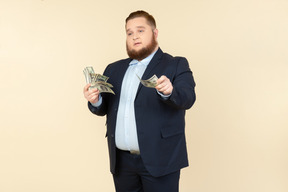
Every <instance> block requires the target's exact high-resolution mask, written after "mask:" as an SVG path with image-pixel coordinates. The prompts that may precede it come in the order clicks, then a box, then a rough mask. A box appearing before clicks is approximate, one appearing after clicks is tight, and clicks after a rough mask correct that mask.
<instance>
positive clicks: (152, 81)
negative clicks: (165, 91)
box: [137, 75, 158, 88]
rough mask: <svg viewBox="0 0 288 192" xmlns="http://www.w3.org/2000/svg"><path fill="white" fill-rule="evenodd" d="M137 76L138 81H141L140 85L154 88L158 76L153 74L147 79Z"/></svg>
mask: <svg viewBox="0 0 288 192" xmlns="http://www.w3.org/2000/svg"><path fill="white" fill-rule="evenodd" d="M137 77H138V79H139V80H140V82H141V83H142V85H144V86H145V87H150V88H155V87H156V85H157V80H158V77H157V76H156V75H153V76H152V77H150V78H149V79H147V80H143V79H141V78H140V77H139V76H138V75H137Z"/></svg>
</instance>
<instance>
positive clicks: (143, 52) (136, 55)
mask: <svg viewBox="0 0 288 192" xmlns="http://www.w3.org/2000/svg"><path fill="white" fill-rule="evenodd" d="M157 45H158V43H157V41H156V39H155V36H154V35H153V37H152V40H151V42H150V43H149V44H148V45H147V46H146V47H143V48H142V49H140V50H139V51H136V50H134V49H131V48H129V47H128V44H127V43H126V50H127V54H128V56H129V57H130V58H131V59H136V60H138V61H141V60H143V59H145V58H146V57H148V56H149V55H150V54H151V53H153V51H154V50H155V48H156V46H157Z"/></svg>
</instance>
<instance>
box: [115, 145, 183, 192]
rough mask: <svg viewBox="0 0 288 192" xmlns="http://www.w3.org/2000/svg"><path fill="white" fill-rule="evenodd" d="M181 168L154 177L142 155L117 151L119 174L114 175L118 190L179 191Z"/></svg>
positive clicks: (117, 191) (134, 191)
mask: <svg viewBox="0 0 288 192" xmlns="http://www.w3.org/2000/svg"><path fill="white" fill-rule="evenodd" d="M179 178H180V170H179V171H176V172H174V173H171V174H168V175H164V176H161V177H153V176H152V175H150V174H149V173H148V171H147V170H146V169H145V167H144V165H143V162H142V159H141V155H134V154H130V152H128V151H121V150H118V151H117V174H114V175H113V179H114V184H115V189H116V192H178V191H179Z"/></svg>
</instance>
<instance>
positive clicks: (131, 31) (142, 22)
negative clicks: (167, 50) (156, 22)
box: [126, 17, 158, 60]
mask: <svg viewBox="0 0 288 192" xmlns="http://www.w3.org/2000/svg"><path fill="white" fill-rule="evenodd" d="M157 35H158V31H157V29H152V27H151V26H150V25H148V23H147V21H146V19H145V18H144V17H137V18H134V19H131V20H129V21H128V22H127V23H126V49H127V53H128V55H129V57H130V58H132V59H137V60H142V59H144V58H145V57H147V56H149V55H150V54H151V53H153V52H154V51H156V49H157V48H158V44H157Z"/></svg>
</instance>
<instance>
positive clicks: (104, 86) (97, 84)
mask: <svg viewBox="0 0 288 192" xmlns="http://www.w3.org/2000/svg"><path fill="white" fill-rule="evenodd" d="M83 73H84V75H85V79H86V83H87V84H91V86H90V87H89V89H93V88H97V89H98V90H99V92H100V93H103V92H106V93H112V94H114V95H115V93H114V91H113V90H112V89H111V88H113V85H111V84H110V83H108V82H107V81H108V79H109V77H107V76H105V75H101V74H95V72H94V69H93V67H85V68H84V70H83Z"/></svg>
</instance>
